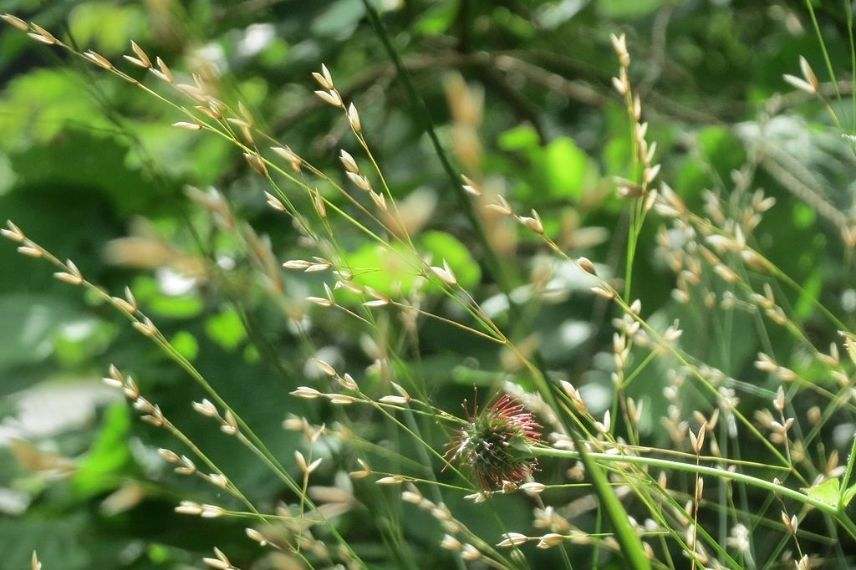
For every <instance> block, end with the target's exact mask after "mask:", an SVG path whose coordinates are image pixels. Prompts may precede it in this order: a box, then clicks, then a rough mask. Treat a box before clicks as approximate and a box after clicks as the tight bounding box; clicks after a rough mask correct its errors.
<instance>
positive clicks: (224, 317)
mask: <svg viewBox="0 0 856 570" xmlns="http://www.w3.org/2000/svg"><path fill="white" fill-rule="evenodd" d="M205 333H206V334H207V335H208V336H209V337H210V338H211V340H213V341H214V342H216V343H217V344H219V345H220V346H222V347H223V348H225V349H226V350H234V349H235V348H237V347H238V345H239V344H241V342H242V341H243V340H244V339H245V338H246V337H247V331H246V329H244V323H243V322H242V321H241V317H240V316H239V315H238V313H236V312H235V311H234V310H233V309H228V310H225V311H223V312H222V313H219V314H217V315H214V316H213V317H210V318H209V319H208V320H207V321H205Z"/></svg>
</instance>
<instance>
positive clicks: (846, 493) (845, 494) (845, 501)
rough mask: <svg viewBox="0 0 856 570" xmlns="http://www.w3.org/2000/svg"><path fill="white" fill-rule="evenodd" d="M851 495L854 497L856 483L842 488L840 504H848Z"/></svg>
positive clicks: (851, 497)
mask: <svg viewBox="0 0 856 570" xmlns="http://www.w3.org/2000/svg"><path fill="white" fill-rule="evenodd" d="M853 497H856V485H851V486H849V487H847V488H846V489H844V492H843V493H842V494H841V506H842V507H846V506H847V505H849V504H850V501H852V500H853Z"/></svg>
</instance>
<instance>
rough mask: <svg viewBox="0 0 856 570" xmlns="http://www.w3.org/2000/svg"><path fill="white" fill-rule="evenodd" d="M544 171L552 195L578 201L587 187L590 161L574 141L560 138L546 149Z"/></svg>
mask: <svg viewBox="0 0 856 570" xmlns="http://www.w3.org/2000/svg"><path fill="white" fill-rule="evenodd" d="M544 170H545V173H546V175H547V182H548V184H549V191H550V193H551V194H552V195H554V196H558V197H562V198H573V199H575V200H576V199H579V198H580V196H581V195H582V191H583V189H584V187H585V184H584V183H585V181H586V178H587V175H588V174H589V160H588V157H587V156H586V154H585V153H584V152H583V151H582V150H580V148H579V147H578V146H577V145H576V143H575V142H574V141H573V140H571V139H570V138H568V137H559V138H557V139H555V140H553V141H552V142H550V144H548V145H547V148H546V149H545V153H544Z"/></svg>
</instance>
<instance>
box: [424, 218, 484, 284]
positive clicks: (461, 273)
mask: <svg viewBox="0 0 856 570" xmlns="http://www.w3.org/2000/svg"><path fill="white" fill-rule="evenodd" d="M419 243H420V244H421V246H422V250H423V251H426V252H428V253H431V254H432V255H433V257H434V260H433V263H434V264H436V265H440V264H442V263H443V261H446V262H448V263H449V267H450V268H451V269H452V271H453V272H454V273H455V277H456V278H457V280H458V283H459V284H460V285H461V287H464V288H465V289H468V288H470V287H473V286H475V285H476V284H478V282H479V280H480V279H481V268H480V267H479V265H478V263H476V262H475V260H474V259H473V257H472V256H471V255H470V251H469V250H468V249H467V247H466V246H465V245H464V244H463V243H461V242H460V241H459V240H458V238H456V237H455V236H453V235H451V234H447V233H445V232H438V231H430V232H425V233H424V234H422V235H421V236H420V237H419Z"/></svg>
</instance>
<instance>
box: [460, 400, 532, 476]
mask: <svg viewBox="0 0 856 570" xmlns="http://www.w3.org/2000/svg"><path fill="white" fill-rule="evenodd" d="M540 437H541V426H540V425H539V424H538V422H537V421H535V418H534V417H533V415H532V413H531V412H529V411H527V410H526V408H524V407H523V404H521V403H520V402H518V401H517V400H515V399H514V398H512V397H511V396H509V395H507V394H503V395H501V396H499V397H498V398H497V399H496V400H494V401H493V403H491V404H490V405H489V406H487V407H486V408H484V409H483V410H482V411H481V412H479V413H477V414H474V415H473V416H472V417H470V424H469V425H468V426H466V427H463V428H461V429H459V430H458V431H457V432H456V433H455V435H454V437H453V438H452V440H451V441H450V442H449V446H448V450H447V452H446V457H447V459H449V460H450V461H457V462H459V463H461V464H464V465H466V466H467V467H469V468H470V469H471V470H472V472H473V475H474V476H475V478H476V479H477V481H478V483H479V484H480V485H481V486H482V487H483V488H484V489H498V488H501V487H502V486H503V484H505V483H513V484H519V483H522V482H524V481H526V480H527V479H528V478H529V477H530V476H531V475H532V473H533V471H535V469H536V468H537V462H536V461H535V460H534V459H531V458H527V457H525V456H523V455H521V454H520V452H519V451H518V450H516V449H515V447H514V446H515V444H524V443H534V442H537V441H538V440H539V438H540Z"/></svg>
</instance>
